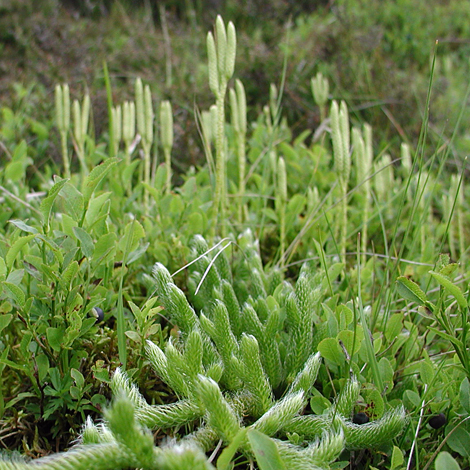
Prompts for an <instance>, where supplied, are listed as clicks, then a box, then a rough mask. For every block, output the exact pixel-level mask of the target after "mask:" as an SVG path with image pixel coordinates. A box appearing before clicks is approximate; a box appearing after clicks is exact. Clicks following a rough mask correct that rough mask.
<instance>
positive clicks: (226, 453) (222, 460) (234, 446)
mask: <svg viewBox="0 0 470 470" xmlns="http://www.w3.org/2000/svg"><path fill="white" fill-rule="evenodd" d="M246 432H247V428H242V429H240V431H238V433H237V434H236V435H235V437H234V438H233V439H232V442H230V444H229V445H228V446H227V447H226V448H225V449H224V450H223V451H222V453H221V454H220V456H219V458H218V459H217V470H229V469H231V468H232V467H231V465H230V463H231V462H232V460H233V457H234V456H235V453H236V452H237V450H238V448H239V447H240V445H241V444H242V442H243V441H244V440H245V439H246Z"/></svg>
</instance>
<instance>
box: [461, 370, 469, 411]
mask: <svg viewBox="0 0 470 470" xmlns="http://www.w3.org/2000/svg"><path fill="white" fill-rule="evenodd" d="M460 404H461V405H462V408H463V409H464V410H465V411H466V412H467V413H469V414H470V382H469V381H468V377H465V378H464V379H463V380H462V383H461V384H460Z"/></svg>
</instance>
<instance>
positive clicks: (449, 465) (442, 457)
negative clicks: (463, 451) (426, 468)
mask: <svg viewBox="0 0 470 470" xmlns="http://www.w3.org/2000/svg"><path fill="white" fill-rule="evenodd" d="M434 468H435V469H436V470H460V465H459V464H458V463H457V460H455V459H454V458H453V457H452V456H451V455H450V454H449V453H448V452H440V453H439V455H438V456H437V458H436V463H435V467H434Z"/></svg>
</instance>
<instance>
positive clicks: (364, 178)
mask: <svg viewBox="0 0 470 470" xmlns="http://www.w3.org/2000/svg"><path fill="white" fill-rule="evenodd" d="M352 141H353V157H354V162H355V167H356V184H357V185H361V193H362V196H363V198H364V204H363V207H362V228H361V253H362V254H361V262H362V264H365V262H366V250H367V225H368V220H369V211H370V176H371V170H372V159H373V153H372V128H371V127H370V126H369V125H368V124H365V125H364V129H363V134H362V133H361V131H360V130H359V129H358V128H354V129H353V132H352Z"/></svg>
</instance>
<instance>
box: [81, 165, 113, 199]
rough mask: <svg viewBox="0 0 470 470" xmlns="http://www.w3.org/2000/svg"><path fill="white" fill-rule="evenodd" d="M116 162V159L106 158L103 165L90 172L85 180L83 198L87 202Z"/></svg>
mask: <svg viewBox="0 0 470 470" xmlns="http://www.w3.org/2000/svg"><path fill="white" fill-rule="evenodd" d="M117 162H118V159H117V158H116V157H112V158H107V159H106V160H105V161H104V162H103V163H101V164H100V165H98V166H97V167H95V168H93V170H91V172H90V174H89V175H88V176H87V178H86V180H85V189H84V191H83V196H84V198H85V201H86V202H88V201H89V200H90V198H91V196H92V194H93V192H94V191H95V189H96V187H97V186H98V184H99V183H100V181H101V180H102V179H103V178H104V177H105V176H106V173H108V171H109V170H110V169H111V168H112V167H113V166H114V165H116V163H117Z"/></svg>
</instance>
